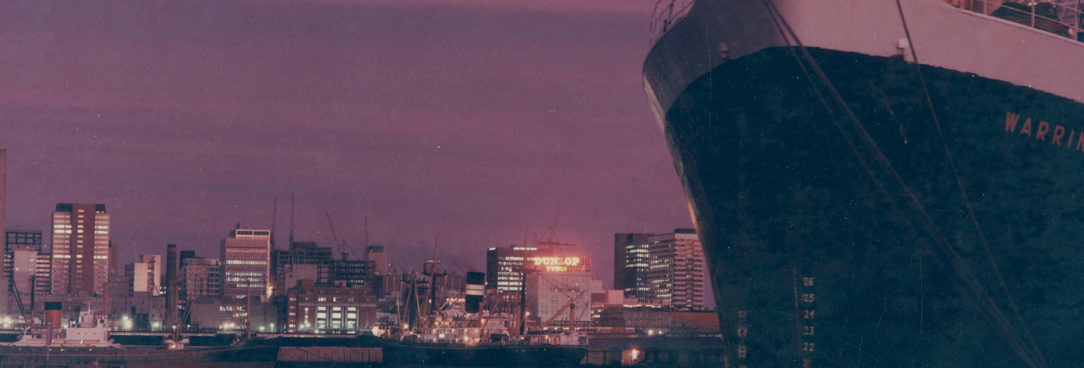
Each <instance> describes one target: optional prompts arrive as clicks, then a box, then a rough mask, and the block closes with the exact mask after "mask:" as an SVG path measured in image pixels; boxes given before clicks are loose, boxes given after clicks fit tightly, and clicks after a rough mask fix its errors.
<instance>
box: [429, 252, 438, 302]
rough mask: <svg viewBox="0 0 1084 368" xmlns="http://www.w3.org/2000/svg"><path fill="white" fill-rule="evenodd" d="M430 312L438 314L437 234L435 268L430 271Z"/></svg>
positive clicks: (434, 254) (434, 256) (434, 255)
mask: <svg viewBox="0 0 1084 368" xmlns="http://www.w3.org/2000/svg"><path fill="white" fill-rule="evenodd" d="M429 272H430V274H429V280H430V281H429V303H430V305H429V314H437V236H436V235H434V236H433V269H432V270H430V271H429Z"/></svg>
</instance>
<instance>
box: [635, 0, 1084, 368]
mask: <svg viewBox="0 0 1084 368" xmlns="http://www.w3.org/2000/svg"><path fill="white" fill-rule="evenodd" d="M1076 5H1077V4H1076V3H1069V2H1064V1H1062V2H1046V1H1038V2H1035V1H1032V2H1028V3H1015V2H1009V1H1006V2H1001V1H983V0H960V1H957V0H952V1H942V0H898V1H891V0H885V1H864V0H813V1H808V0H699V1H696V2H689V1H684V2H672V3H670V4H669V5H666V6H663V7H661V8H660V11H659V12H658V13H657V17H656V18H655V20H656V22H655V24H654V25H653V29H654V30H655V31H656V34H655V35H654V36H655V39H654V40H653V41H654V45H653V48H652V50H651V52H650V54H649V55H648V57H647V60H646V62H645V65H644V86H645V90H646V92H647V96H648V99H649V101H650V104H651V106H652V108H653V110H654V112H655V115H656V118H657V120H658V122H659V124H660V126H661V127H662V129H663V131H664V133H665V134H666V137H667V141H668V143H669V145H670V148H671V151H672V154H673V157H674V163H675V167H676V169H677V172H678V174H679V176H680V177H681V178H682V182H683V185H684V188H685V193H686V195H687V197H688V199H689V202H690V207H691V209H692V213H693V216H694V220H695V223H696V224H697V227H698V233H699V234H700V235H701V239H702V241H703V244H704V247H705V253H706V255H707V258H708V261H709V269H710V273H711V277H712V283H713V286H714V290H715V299H716V304H717V310H718V312H719V316H720V322H721V324H722V327H723V331H724V339H725V340H726V346H727V347H728V353H727V357H726V360H727V362H728V364H731V366H750V367H752V366H800V367H814V366H830V367H835V366H860V365H863V364H878V365H890V366H931V367H939V366H943V367H950V366H1028V367H1047V366H1064V367H1069V366H1075V365H1077V364H1079V362H1080V359H1081V356H1080V353H1079V348H1078V347H1079V343H1077V341H1080V340H1081V338H1084V321H1082V320H1081V319H1080V318H1078V317H1077V316H1078V313H1079V308H1080V307H1081V306H1082V305H1084V293H1082V292H1084V290H1082V287H1084V283H1081V282H1079V280H1080V279H1081V278H1084V267H1080V266H1078V265H1080V264H1084V247H1081V246H1079V245H1078V244H1077V243H1078V241H1077V239H1080V238H1081V237H1084V210H1082V209H1081V208H1080V206H1079V205H1077V204H1075V203H1077V201H1078V199H1079V198H1084V189H1081V188H1084V174H1082V173H1084V121H1082V120H1081V118H1080V117H1081V116H1084V104H1082V103H1081V102H1084V66H1082V65H1081V64H1079V61H1080V60H1084V43H1081V42H1079V41H1077V39H1078V38H1084V37H1081V32H1080V27H1079V26H1080V19H1081V16H1080V13H1079V11H1078V10H1077V8H1076Z"/></svg>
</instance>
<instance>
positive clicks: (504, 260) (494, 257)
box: [486, 241, 579, 291]
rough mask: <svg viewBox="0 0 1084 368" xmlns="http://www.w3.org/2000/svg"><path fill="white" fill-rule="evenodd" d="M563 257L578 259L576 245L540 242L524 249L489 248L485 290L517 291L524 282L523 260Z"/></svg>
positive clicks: (516, 247) (519, 247)
mask: <svg viewBox="0 0 1084 368" xmlns="http://www.w3.org/2000/svg"><path fill="white" fill-rule="evenodd" d="M564 256H574V257H579V254H578V253H577V252H576V245H575V244H564V243H558V242H554V241H542V242H536V243H535V244H534V245H532V246H526V247H522V246H516V245H509V246H508V247H503V248H489V250H488V251H487V252H486V288H487V289H497V290H501V291H519V290H520V289H521V288H522V287H523V281H524V280H523V267H524V264H525V263H524V260H527V261H528V263H530V262H531V260H532V259H533V258H537V257H564ZM528 265H529V264H528ZM532 269H533V268H532Z"/></svg>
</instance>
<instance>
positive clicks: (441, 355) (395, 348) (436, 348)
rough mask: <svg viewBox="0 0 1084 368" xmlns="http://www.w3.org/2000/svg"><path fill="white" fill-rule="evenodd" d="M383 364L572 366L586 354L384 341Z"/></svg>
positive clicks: (524, 347) (528, 347) (552, 349)
mask: <svg viewBox="0 0 1084 368" xmlns="http://www.w3.org/2000/svg"><path fill="white" fill-rule="evenodd" d="M383 350H384V352H383V353H384V363H385V364H386V365H388V366H396V367H401V366H418V367H423V366H425V367H437V366H444V367H508V368H513V367H515V368H520V367H522V368H536V367H537V368H541V367H551V368H559V367H573V366H576V365H578V364H579V363H580V361H582V360H583V358H584V356H586V355H587V348H585V347H579V346H553V345H519V346H517V345H510V346H476V347H463V346H441V345H428V344H414V343H398V342H390V341H389V342H386V343H385V344H384V346H383Z"/></svg>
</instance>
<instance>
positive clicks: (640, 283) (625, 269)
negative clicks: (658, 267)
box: [614, 233, 655, 302]
mask: <svg viewBox="0 0 1084 368" xmlns="http://www.w3.org/2000/svg"><path fill="white" fill-rule="evenodd" d="M654 235H655V234H646V233H617V234H614V289H617V290H622V291H624V292H625V297H626V298H632V297H635V298H636V300H637V301H639V302H646V301H648V295H647V294H648V292H649V291H650V290H651V285H650V284H648V280H647V269H648V267H649V266H650V262H651V256H650V254H649V253H648V242H647V239H648V238H649V237H651V236H654Z"/></svg>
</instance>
